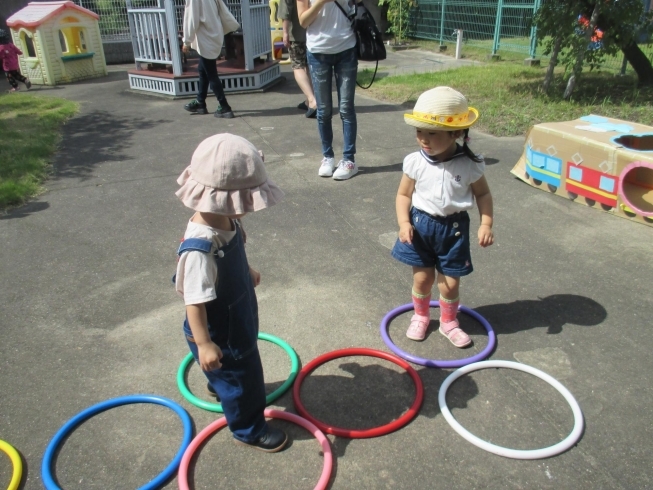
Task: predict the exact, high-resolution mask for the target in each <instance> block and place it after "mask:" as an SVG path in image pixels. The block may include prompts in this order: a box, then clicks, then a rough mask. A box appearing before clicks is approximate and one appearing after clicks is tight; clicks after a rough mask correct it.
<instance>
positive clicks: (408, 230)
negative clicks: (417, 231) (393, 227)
mask: <svg viewBox="0 0 653 490" xmlns="http://www.w3.org/2000/svg"><path fill="white" fill-rule="evenodd" d="M399 241H400V242H401V243H413V225H411V224H410V223H402V224H400V225H399Z"/></svg>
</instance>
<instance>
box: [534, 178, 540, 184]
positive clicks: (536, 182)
mask: <svg viewBox="0 0 653 490" xmlns="http://www.w3.org/2000/svg"><path fill="white" fill-rule="evenodd" d="M533 184H535V185H542V181H541V180H537V179H535V178H534V179H533Z"/></svg>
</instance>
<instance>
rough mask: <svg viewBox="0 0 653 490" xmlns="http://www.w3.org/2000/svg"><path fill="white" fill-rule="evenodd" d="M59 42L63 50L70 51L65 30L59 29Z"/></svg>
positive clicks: (63, 51) (64, 51)
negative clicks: (64, 33)
mask: <svg viewBox="0 0 653 490" xmlns="http://www.w3.org/2000/svg"><path fill="white" fill-rule="evenodd" d="M59 44H61V52H62V53H67V52H68V43H67V42H66V36H64V35H63V32H61V31H59Z"/></svg>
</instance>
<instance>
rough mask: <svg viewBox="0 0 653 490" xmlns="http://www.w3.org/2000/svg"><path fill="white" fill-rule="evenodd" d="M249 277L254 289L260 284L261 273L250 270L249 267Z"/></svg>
mask: <svg viewBox="0 0 653 490" xmlns="http://www.w3.org/2000/svg"><path fill="white" fill-rule="evenodd" d="M249 276H250V277H251V278H252V282H253V283H254V287H256V286H258V285H259V284H261V273H260V272H259V271H257V270H256V269H252V268H251V267H250V268H249Z"/></svg>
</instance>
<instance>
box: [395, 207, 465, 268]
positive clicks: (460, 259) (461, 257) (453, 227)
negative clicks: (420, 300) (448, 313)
mask: <svg viewBox="0 0 653 490" xmlns="http://www.w3.org/2000/svg"><path fill="white" fill-rule="evenodd" d="M410 222H411V223H412V225H413V228H414V232H413V243H412V244H409V243H401V242H400V241H399V239H397V242H396V243H395V246H394V247H393V249H392V256H393V257H394V258H395V259H397V260H398V261H399V262H403V263H404V264H408V265H411V266H414V267H426V268H431V267H435V268H436V270H437V271H438V272H439V273H440V274H444V275H445V276H449V277H460V276H466V275H467V274H470V273H471V272H472V271H473V270H474V268H473V267H472V255H471V252H470V249H469V214H467V211H462V212H460V213H456V214H452V215H450V216H431V215H430V214H428V213H425V212H424V211H422V210H421V209H417V208H411V210H410Z"/></svg>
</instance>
